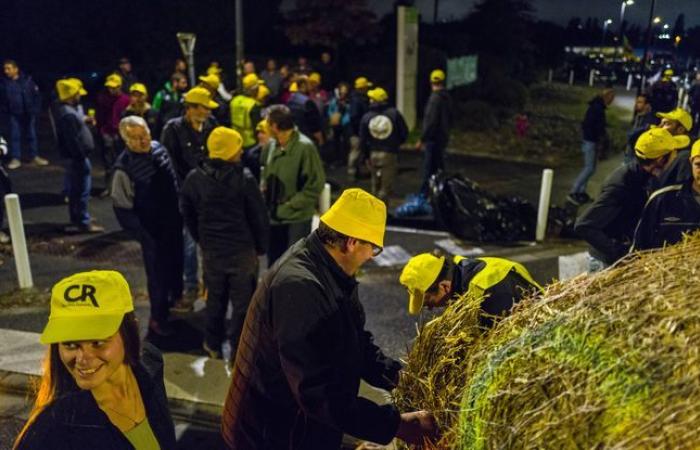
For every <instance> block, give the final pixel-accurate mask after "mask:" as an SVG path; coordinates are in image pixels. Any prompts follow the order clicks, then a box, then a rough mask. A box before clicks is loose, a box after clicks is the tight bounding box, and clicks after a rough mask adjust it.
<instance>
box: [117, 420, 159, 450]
mask: <svg viewBox="0 0 700 450" xmlns="http://www.w3.org/2000/svg"><path fill="white" fill-rule="evenodd" d="M124 436H126V438H127V439H128V440H129V442H131V445H133V446H134V448H135V449H136V450H160V445H159V444H158V440H157V439H156V436H155V434H153V430H152V429H151V424H150V423H149V422H148V417H147V418H145V419H144V420H143V421H142V422H141V423H139V424H138V425H136V426H135V427H134V428H132V429H131V430H129V431H126V432H124Z"/></svg>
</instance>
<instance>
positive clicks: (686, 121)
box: [656, 108, 693, 131]
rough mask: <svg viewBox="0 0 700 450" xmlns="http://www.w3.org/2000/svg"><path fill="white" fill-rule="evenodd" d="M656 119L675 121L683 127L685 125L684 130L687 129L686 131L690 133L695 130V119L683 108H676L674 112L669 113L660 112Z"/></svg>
mask: <svg viewBox="0 0 700 450" xmlns="http://www.w3.org/2000/svg"><path fill="white" fill-rule="evenodd" d="M656 117H659V118H661V119H669V120H675V121H677V122H678V123H680V124H681V125H683V128H685V131H690V130H691V129H692V128H693V118H692V117H691V116H690V114H688V111H686V110H685V109H683V108H676V109H674V110H673V111H669V112H665V113H664V112H658V113H656Z"/></svg>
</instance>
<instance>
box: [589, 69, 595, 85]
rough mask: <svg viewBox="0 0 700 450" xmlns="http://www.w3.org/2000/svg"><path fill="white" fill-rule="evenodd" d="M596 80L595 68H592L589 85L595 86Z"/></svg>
mask: <svg viewBox="0 0 700 450" xmlns="http://www.w3.org/2000/svg"><path fill="white" fill-rule="evenodd" d="M594 81H595V69H591V71H590V72H589V73H588V85H589V86H590V87H593V82H594Z"/></svg>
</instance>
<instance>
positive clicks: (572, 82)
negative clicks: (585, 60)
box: [569, 69, 574, 86]
mask: <svg viewBox="0 0 700 450" xmlns="http://www.w3.org/2000/svg"><path fill="white" fill-rule="evenodd" d="M573 85H574V69H571V70H569V86H573Z"/></svg>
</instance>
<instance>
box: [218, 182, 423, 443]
mask: <svg viewBox="0 0 700 450" xmlns="http://www.w3.org/2000/svg"><path fill="white" fill-rule="evenodd" d="M385 224H386V206H385V205H384V203H383V202H382V201H381V200H379V199H378V198H376V197H374V196H372V195H371V194H369V193H367V192H365V191H363V190H362V189H347V190H345V191H344V192H343V194H342V195H341V196H340V198H338V200H337V201H336V202H335V203H334V204H333V206H331V208H330V209H329V210H328V211H327V212H326V213H325V214H324V215H323V216H322V217H321V223H320V225H319V228H318V230H316V231H315V232H312V233H311V234H310V235H309V236H308V237H307V238H306V239H304V240H301V241H299V242H297V243H296V244H295V245H294V246H293V247H292V248H291V249H290V250H289V251H288V252H287V253H286V254H285V255H284V256H283V257H282V259H281V260H280V261H279V262H278V263H276V264H275V266H274V267H272V269H271V270H269V271H268V272H267V273H266V275H265V276H264V278H263V280H262V283H261V284H260V285H259V287H258V289H257V290H256V291H255V294H254V295H253V299H252V301H251V305H250V307H249V308H248V314H247V316H246V321H245V327H244V331H243V335H242V336H241V344H240V345H239V349H238V353H237V354H236V360H235V363H234V367H233V374H232V380H233V382H232V383H231V386H230V388H229V392H228V395H227V398H226V402H225V405H224V413H223V419H222V434H223V437H224V441H225V442H226V444H227V446H228V448H235V449H239V450H247V449H260V448H294V449H305V450H329V449H339V448H340V445H341V440H342V435H343V433H348V434H351V435H353V436H355V437H357V438H359V439H364V440H369V441H372V442H378V443H383V444H386V443H388V442H389V441H391V440H392V439H393V438H394V437H399V438H400V439H402V440H404V441H406V442H407V443H409V444H417V443H419V442H422V439H423V438H424V437H434V435H435V432H436V427H435V425H434V422H433V421H432V417H431V416H430V414H429V413H426V412H425V411H421V412H414V413H405V414H400V413H399V411H398V410H397V409H396V407H395V406H394V405H384V406H379V405H377V404H375V403H373V402H371V401H369V400H367V399H364V398H362V397H358V395H357V392H358V388H359V384H360V380H361V379H364V380H365V381H366V382H368V383H370V384H371V385H373V386H375V387H379V388H383V389H388V390H390V389H393V388H394V387H395V386H396V382H397V380H398V372H399V370H400V368H401V366H400V364H399V363H398V362H397V361H394V360H392V359H390V358H388V357H386V356H384V354H383V353H382V352H381V350H380V349H379V348H378V347H377V346H376V345H374V344H373V343H372V335H371V333H370V332H369V331H366V330H365V329H364V311H363V309H362V304H361V303H360V302H359V299H358V286H357V284H358V283H357V280H356V278H355V275H356V274H357V271H358V270H359V268H360V267H361V266H362V265H363V264H364V263H365V262H367V261H369V260H370V259H372V257H373V256H375V255H377V254H378V253H379V252H380V251H381V250H382V248H383V246H384V231H385Z"/></svg>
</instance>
